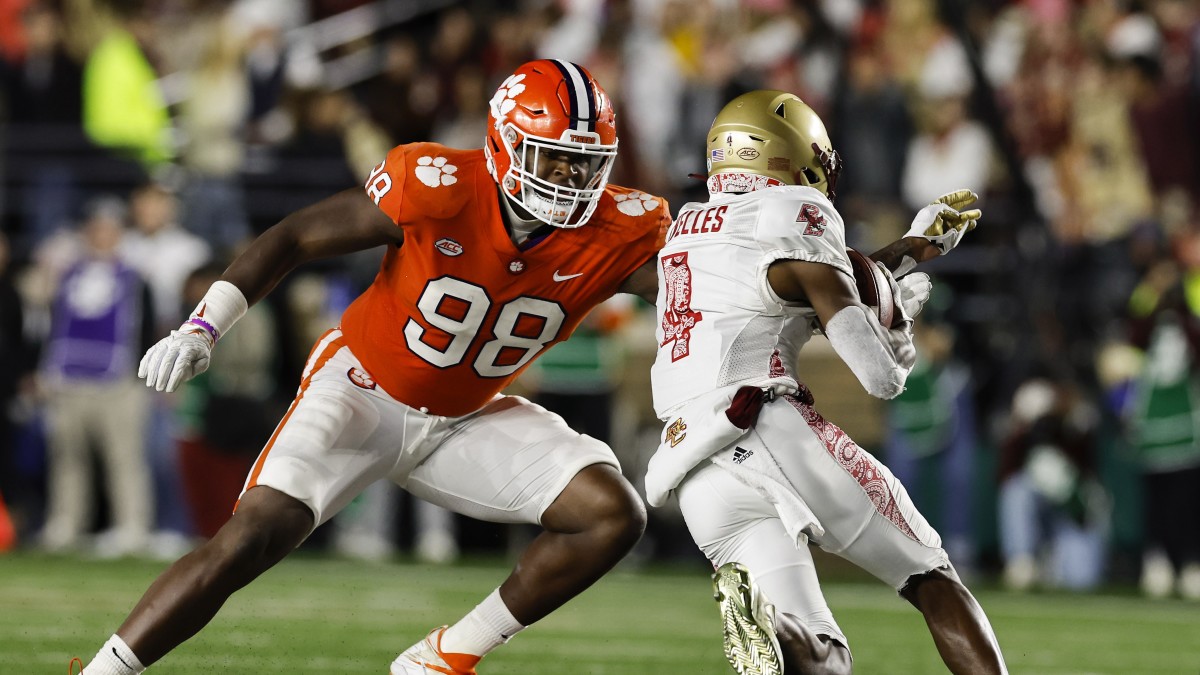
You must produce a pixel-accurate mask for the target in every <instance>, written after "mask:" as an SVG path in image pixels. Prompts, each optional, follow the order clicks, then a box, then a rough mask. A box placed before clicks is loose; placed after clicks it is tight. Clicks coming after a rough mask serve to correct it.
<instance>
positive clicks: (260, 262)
mask: <svg viewBox="0 0 1200 675" xmlns="http://www.w3.org/2000/svg"><path fill="white" fill-rule="evenodd" d="M402 241H403V236H402V235H401V231H400V228H398V227H396V224H395V223H393V222H392V221H391V219H390V218H388V216H386V215H385V214H384V213H383V211H380V210H379V208H377V207H376V206H375V204H374V202H372V201H371V200H370V199H369V198H368V197H367V196H366V195H365V194H363V191H362V189H361V188H353V189H349V190H345V191H343V192H340V193H338V194H336V195H333V196H332V197H329V198H327V199H323V200H321V201H320V202H317V203H316V204H313V205H312V206H309V207H307V208H304V209H301V210H299V211H297V212H295V213H293V214H291V215H289V216H288V217H286V218H284V219H283V220H281V221H280V222H279V223H277V224H276V225H275V226H274V227H272V228H270V229H269V230H267V231H266V232H264V233H263V234H262V235H261V236H259V237H258V238H257V239H255V240H254V242H252V243H251V244H250V246H249V247H248V248H247V249H246V250H245V252H243V253H242V254H241V255H239V256H238V257H237V259H235V260H234V261H233V264H231V265H230V266H229V268H228V269H226V270H225V274H223V275H222V276H221V279H220V280H219V281H217V282H216V283H214V284H213V285H212V287H211V288H209V289H208V292H207V293H205V295H204V299H202V300H201V301H200V304H199V305H197V306H196V309H195V310H194V311H193V312H192V314H191V316H190V317H188V320H187V321H185V322H183V325H182V326H180V327H179V329H178V330H173V331H171V334H170V335H168V336H167V337H165V338H163V339H162V340H159V341H158V343H157V344H155V345H154V346H153V347H151V348H150V350H149V351H147V352H146V355H145V356H143V357H142V360H141V363H139V364H138V377H139V378H144V379H145V380H146V386H147V387H153V388H154V389H157V390H158V391H167V392H171V391H175V389H177V388H178V387H179V385H180V384H182V383H184V382H186V381H187V380H190V379H191V378H193V377H195V376H197V375H199V374H200V373H203V372H204V371H205V370H207V369H208V364H209V360H210V359H211V356H212V349H213V347H214V346H215V345H216V343H217V340H219V339H220V337H221V335H223V334H224V333H225V331H227V330H229V329H230V328H231V327H232V326H233V324H234V323H235V322H236V321H237V320H238V319H240V318H241V317H242V315H244V314H245V313H246V310H247V309H248V308H249V306H250V305H252V304H254V303H256V302H258V301H259V300H261V299H262V298H263V297H264V296H266V294H267V293H269V292H270V291H271V289H272V288H275V286H276V284H278V283H279V281H280V280H281V279H283V277H284V276H286V275H287V274H288V273H289V272H291V271H292V270H293V269H295V268H296V267H297V266H298V265H301V264H303V263H306V262H309V261H311V260H318V259H320V258H328V257H332V256H335V255H341V254H345V253H352V252H354V251H361V250H364V249H368V248H374V247H376V246H381V245H384V244H399V243H401V242H402Z"/></svg>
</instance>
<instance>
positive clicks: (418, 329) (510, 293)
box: [342, 143, 671, 417]
mask: <svg viewBox="0 0 1200 675" xmlns="http://www.w3.org/2000/svg"><path fill="white" fill-rule="evenodd" d="M366 190H367V194H368V196H370V197H371V198H372V199H374V200H375V203H376V204H378V205H379V208H381V209H383V212H384V213H386V214H387V215H388V216H389V217H390V218H391V219H392V220H393V221H395V223H396V224H397V225H398V226H399V227H401V228H402V229H403V231H404V243H403V245H401V246H398V247H397V246H393V247H390V249H389V250H388V252H387V254H386V256H385V257H384V259H383V263H382V264H381V265H380V268H379V274H378V275H377V276H376V277H375V281H374V282H373V283H372V284H371V286H370V287H369V288H368V289H367V290H366V291H365V292H364V293H363V294H362V295H361V296H359V297H358V299H356V300H355V301H354V302H353V303H352V304H351V305H350V307H349V308H347V309H346V313H345V314H344V315H343V316H342V332H343V334H344V335H345V340H346V343H347V344H348V345H349V347H350V349H351V351H353V352H354V354H355V356H357V357H358V359H359V361H360V362H361V363H362V364H363V366H364V367H365V368H366V369H367V371H368V372H369V373H370V374H371V376H372V377H373V378H374V379H375V381H376V382H377V383H378V384H379V386H380V387H382V388H383V390H384V391H386V392H387V393H388V394H389V395H391V396H392V397H394V398H396V399H397V400H399V401H402V402H403V403H405V404H407V405H409V406H412V407H414V408H421V407H424V408H428V409H429V411H430V412H431V413H434V414H436V415H444V416H452V417H457V416H461V415H465V414H467V413H470V412H473V411H475V410H478V409H479V408H480V407H482V406H483V404H485V403H487V402H488V401H489V400H491V398H492V397H493V396H495V395H496V394H497V393H498V392H499V391H500V390H501V389H503V388H504V387H506V386H508V384H509V383H510V382H512V381H513V379H515V378H516V377H517V375H519V374H520V373H521V371H522V370H524V369H525V367H526V366H527V365H529V363H530V362H531V361H533V359H534V358H536V357H537V356H538V354H541V353H542V352H543V351H545V350H546V349H548V348H549V347H551V346H553V345H555V344H557V343H559V342H562V341H563V340H566V339H567V338H568V337H570V335H571V333H572V332H573V331H574V330H575V328H576V327H577V326H578V325H579V323H580V321H582V320H583V318H584V317H585V316H586V315H587V313H588V312H589V311H590V310H591V309H592V308H593V307H595V306H596V305H598V304H599V303H601V302H603V301H604V300H605V299H607V298H608V297H610V296H611V295H613V294H614V293H615V292H616V291H617V288H618V286H620V284H621V282H623V281H624V280H625V279H626V278H627V277H628V276H629V275H630V273H632V272H633V271H634V270H635V269H637V268H638V267H639V266H641V265H642V264H643V263H645V262H646V261H647V260H650V259H652V258H653V257H654V255H655V253H656V252H657V251H658V249H659V248H660V247H661V246H662V242H663V235H664V233H665V231H666V228H667V226H668V225H669V224H670V222H671V217H670V212H669V211H668V209H667V204H666V201H665V200H663V199H661V198H658V197H653V196H651V195H646V194H643V193H639V192H635V191H633V190H628V189H626V188H623V187H618V186H615V185H609V186H608V187H607V188H606V190H605V193H604V195H603V196H602V197H601V201H600V204H599V206H598V207H597V208H596V211H595V213H594V214H592V217H591V219H590V220H588V222H587V224H585V225H584V226H583V227H580V228H576V229H560V228H555V229H554V230H553V231H552V232H551V233H550V234H549V236H547V237H545V238H544V239H543V240H541V241H540V242H538V243H537V244H535V245H534V246H532V247H531V248H529V249H527V250H520V249H519V248H517V246H516V245H514V244H513V243H512V240H511V239H510V238H509V235H508V232H507V230H506V229H505V226H504V221H503V219H502V215H501V213H502V211H503V206H502V205H501V204H500V201H499V200H500V199H501V197H500V192H499V190H498V187H497V186H496V183H495V181H494V180H493V179H492V177H491V175H490V174H489V173H488V170H487V166H486V164H485V159H484V154H483V150H453V149H450V148H447V147H444V146H441V145H437V144H434V143H413V144H410V145H401V146H397V147H395V148H393V149H392V151H391V152H389V153H388V156H387V159H386V160H384V162H383V163H382V164H380V165H379V166H378V167H376V168H375V170H374V171H373V172H372V173H371V176H370V177H369V178H368V180H367V184H366Z"/></svg>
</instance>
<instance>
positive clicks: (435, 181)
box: [413, 155, 458, 188]
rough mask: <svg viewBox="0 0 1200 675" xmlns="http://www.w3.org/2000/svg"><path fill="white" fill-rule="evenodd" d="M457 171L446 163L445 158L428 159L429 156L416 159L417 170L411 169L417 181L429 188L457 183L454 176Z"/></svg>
mask: <svg viewBox="0 0 1200 675" xmlns="http://www.w3.org/2000/svg"><path fill="white" fill-rule="evenodd" d="M457 171H458V167H457V166H454V165H453V164H449V163H447V162H446V158H445V157H430V156H429V155H426V156H424V157H421V158H419V159H417V168H415V169H413V173H414V174H415V175H416V176H417V180H419V181H421V182H422V183H424V184H426V185H428V186H429V187H431V188H435V187H441V186H442V185H454V184H455V183H457V182H458V178H457V177H456V176H455V175H454V174H455V172H457Z"/></svg>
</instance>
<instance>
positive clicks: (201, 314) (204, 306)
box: [184, 281, 250, 342]
mask: <svg viewBox="0 0 1200 675" xmlns="http://www.w3.org/2000/svg"><path fill="white" fill-rule="evenodd" d="M249 306H250V305H249V303H248V302H246V296H245V295H242V292H241V290H239V289H238V287H237V286H234V285H233V284H231V283H229V282H228V281H217V282H216V283H214V284H213V285H212V286H210V287H209V289H208V292H207V293H205V294H204V298H203V299H202V300H200V304H198V305H196V309H194V310H192V314H191V316H189V317H188V320H187V321H185V322H184V324H186V325H192V326H199V327H200V328H203V329H204V330H205V332H207V333H208V334H209V335H211V336H212V339H213V341H214V342H216V341H217V340H219V339H220V338H221V336H222V335H224V334H225V331H227V330H229V329H230V328H232V327H233V324H235V323H237V320H238V319H240V318H242V316H244V315H245V314H246V310H247V309H249Z"/></svg>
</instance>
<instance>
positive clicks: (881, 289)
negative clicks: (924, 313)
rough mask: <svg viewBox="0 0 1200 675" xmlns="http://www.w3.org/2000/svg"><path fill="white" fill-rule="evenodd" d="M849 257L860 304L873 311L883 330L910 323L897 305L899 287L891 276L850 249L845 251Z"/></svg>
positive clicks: (884, 269) (868, 259) (871, 261)
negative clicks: (905, 322)
mask: <svg viewBox="0 0 1200 675" xmlns="http://www.w3.org/2000/svg"><path fill="white" fill-rule="evenodd" d="M846 254H847V255H848V256H850V267H851V268H853V270H854V286H855V287H856V288H857V289H858V297H859V299H860V300H861V301H862V303H863V304H864V305H866V306H868V307H870V308H871V309H873V310H875V316H876V317H877V318H878V319H879V323H880V324H881V325H882V326H883V327H884V328H899V327H900V326H901V325H902V324H903V323H904V321H911V319H909V318H908V317H907V316H905V315H904V310H903V309H902V308H901V307H900V306H899V305H898V304H897V303H898V301H899V298H900V292H899V287H898V286H897V284H896V281H895V280H894V279H892V275H891V274H890V273H889V272H888V271H887V269H886V268H883V266H882V265H878V264H876V263H875V261H874V260H871V259H870V258H868V257H867V256H865V255H863V254H862V253H860V252H859V251H856V250H854V249H852V248H848V249H846Z"/></svg>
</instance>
